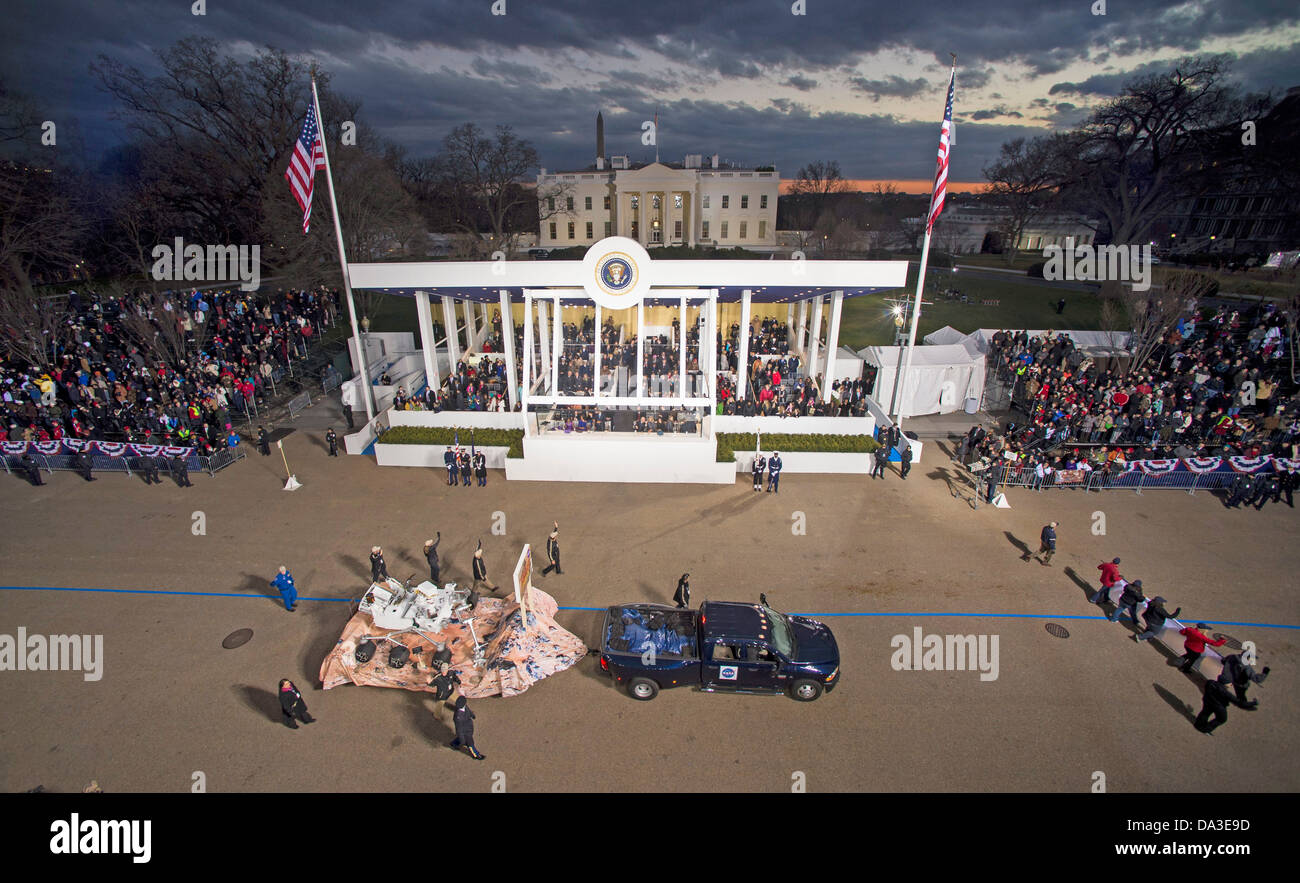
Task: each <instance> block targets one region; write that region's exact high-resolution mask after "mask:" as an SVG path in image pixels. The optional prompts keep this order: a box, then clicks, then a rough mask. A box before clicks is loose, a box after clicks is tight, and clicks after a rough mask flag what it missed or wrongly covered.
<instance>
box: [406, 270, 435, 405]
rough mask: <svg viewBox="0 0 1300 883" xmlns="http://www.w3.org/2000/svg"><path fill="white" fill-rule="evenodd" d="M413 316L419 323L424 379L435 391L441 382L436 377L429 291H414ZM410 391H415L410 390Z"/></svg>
mask: <svg viewBox="0 0 1300 883" xmlns="http://www.w3.org/2000/svg"><path fill="white" fill-rule="evenodd" d="M415 317H416V320H417V322H418V323H419V325H420V349H421V351H422V352H423V354H424V379H425V382H426V383H428V384H429V387H430V388H431V389H433V390H434V391H437V389H438V387H439V386H441V385H442V384H441V383H440V382H439V377H438V342H437V340H436V339H435V338H434V336H433V312H432V311H431V310H430V309H429V292H427V291H417V292H416V293H415ZM411 392H412V393H414V392H415V391H414V390H412V391H411Z"/></svg>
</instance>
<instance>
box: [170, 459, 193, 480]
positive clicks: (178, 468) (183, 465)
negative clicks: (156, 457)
mask: <svg viewBox="0 0 1300 883" xmlns="http://www.w3.org/2000/svg"><path fill="white" fill-rule="evenodd" d="M171 464H172V478H174V479H176V485H177V486H178V487H194V483H193V482H191V481H190V464H189V463H188V462H187V461H186V459H185V455H184V454H177V455H176V456H175V457H173V458H172V460H171Z"/></svg>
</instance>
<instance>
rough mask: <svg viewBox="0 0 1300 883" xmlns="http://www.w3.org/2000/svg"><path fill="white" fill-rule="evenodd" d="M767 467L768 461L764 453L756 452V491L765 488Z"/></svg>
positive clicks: (754, 472) (754, 470) (754, 469)
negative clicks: (764, 477) (764, 481)
mask: <svg viewBox="0 0 1300 883" xmlns="http://www.w3.org/2000/svg"><path fill="white" fill-rule="evenodd" d="M765 469H767V461H766V460H764V459H763V455H762V454H755V455H754V466H753V475H754V490H756V491H761V490H762V489H763V471H764V470H765Z"/></svg>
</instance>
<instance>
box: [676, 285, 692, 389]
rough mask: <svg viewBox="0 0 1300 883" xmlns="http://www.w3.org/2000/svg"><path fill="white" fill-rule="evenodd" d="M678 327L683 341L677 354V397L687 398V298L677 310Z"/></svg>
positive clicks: (678, 345)
mask: <svg viewBox="0 0 1300 883" xmlns="http://www.w3.org/2000/svg"><path fill="white" fill-rule="evenodd" d="M677 327H678V328H680V329H681V333H680V337H681V340H680V341H678V344H677V352H678V355H679V356H680V357H681V358H680V359H679V361H680V363H681V364H680V367H678V369H677V395H679V396H681V397H682V398H686V339H687V338H688V337H689V336H690V335H689V334H688V333H687V332H688V329H687V327H686V298H684V297H683V298H682V303H681V306H680V307H678V308H677Z"/></svg>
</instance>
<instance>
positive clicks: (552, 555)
mask: <svg viewBox="0 0 1300 883" xmlns="http://www.w3.org/2000/svg"><path fill="white" fill-rule="evenodd" d="M551 526H552V530H551V535H550V536H549V537H547V538H546V557H547V558H548V559H549V560H550V562H551V563H550V564H548V565H546V569H545V570H543V571H542V576H546V574H548V573H550V572H551V571H552V570H554V571H555V575H556V576H563V575H564V571H563V570H560V539H559V535H560V523H559V522H558V521H552V522H551Z"/></svg>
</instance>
